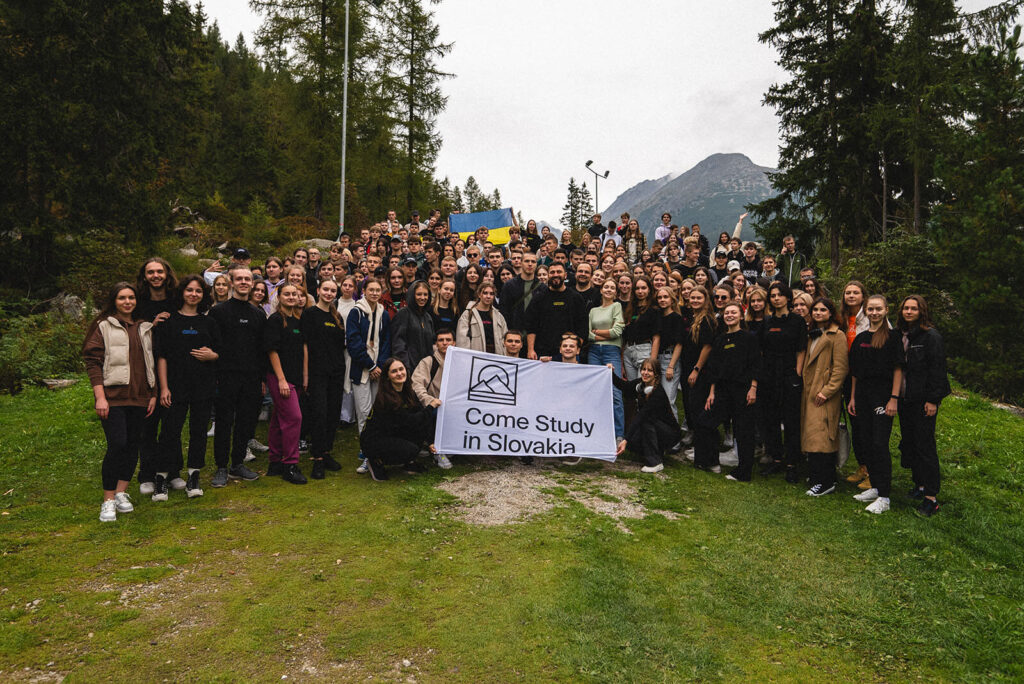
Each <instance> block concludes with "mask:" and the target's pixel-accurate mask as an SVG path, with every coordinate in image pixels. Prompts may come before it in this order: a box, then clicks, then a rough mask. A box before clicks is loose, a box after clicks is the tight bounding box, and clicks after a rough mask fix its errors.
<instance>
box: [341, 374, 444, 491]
mask: <svg viewBox="0 0 1024 684" xmlns="http://www.w3.org/2000/svg"><path fill="white" fill-rule="evenodd" d="M381 373H382V375H383V378H382V379H381V383H380V390H379V391H378V392H377V398H376V399H375V400H374V402H373V410H372V411H370V416H369V417H368V418H367V420H366V426H365V427H364V428H363V431H362V433H360V435H359V447H360V449H361V450H362V452H363V454H364V455H365V456H366V464H367V468H368V470H369V472H370V475H371V476H372V477H373V479H374V480H377V481H378V482H380V481H383V480H387V479H388V473H387V467H386V466H389V465H403V466H404V468H405V470H406V471H407V472H414V473H419V472H423V471H425V470H426V468H425V467H424V466H423V465H421V464H419V463H417V462H416V456H417V455H418V454H419V451H420V446H421V445H422V444H424V443H425V442H430V441H431V440H433V437H434V420H435V416H436V414H435V410H434V409H432V408H426V407H424V406H423V405H422V404H421V403H420V402H419V401H418V400H417V399H416V393H415V392H414V391H413V389H412V383H411V382H410V381H409V373H408V370H407V369H406V367H405V364H403V363H402V362H401V361H400V360H398V359H396V358H394V357H391V358H389V359H387V360H386V361H384V364H383V365H382V366H381ZM430 450H431V451H434V445H433V444H430Z"/></svg>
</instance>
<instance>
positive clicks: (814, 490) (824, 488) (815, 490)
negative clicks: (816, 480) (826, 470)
mask: <svg viewBox="0 0 1024 684" xmlns="http://www.w3.org/2000/svg"><path fill="white" fill-rule="evenodd" d="M834 491H836V486H835V484H830V485H827V484H816V485H814V486H813V487H811V488H810V489H808V490H807V496H825V495H826V494H831V493H832V492H834Z"/></svg>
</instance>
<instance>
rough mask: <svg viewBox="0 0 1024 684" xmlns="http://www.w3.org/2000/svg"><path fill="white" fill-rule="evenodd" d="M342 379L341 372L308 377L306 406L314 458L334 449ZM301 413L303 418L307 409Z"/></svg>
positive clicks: (339, 411)
mask: <svg viewBox="0 0 1024 684" xmlns="http://www.w3.org/2000/svg"><path fill="white" fill-rule="evenodd" d="M344 381H345V378H344V375H343V374H341V373H339V374H337V375H333V376H322V375H318V376H315V377H311V378H310V379H309V391H308V392H307V393H306V408H307V409H308V415H309V422H310V424H311V430H312V436H313V450H312V453H313V456H314V458H320V457H323V456H329V455H330V453H331V451H332V450H333V449H334V435H335V433H337V431H338V416H340V415H341V395H342V388H343V384H344ZM302 415H303V418H305V416H306V415H307V411H303V413H302ZM303 422H305V421H303Z"/></svg>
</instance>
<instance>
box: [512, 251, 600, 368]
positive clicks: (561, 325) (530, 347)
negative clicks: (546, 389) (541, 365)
mask: <svg viewBox="0 0 1024 684" xmlns="http://www.w3.org/2000/svg"><path fill="white" fill-rule="evenodd" d="M525 322H526V346H527V353H526V356H527V358H530V359H538V358H540V357H541V356H554V355H555V354H557V353H558V347H559V345H561V343H562V334H563V333H567V332H571V333H576V336H577V337H579V338H580V339H583V336H584V335H586V334H587V332H588V331H587V309H586V305H585V304H584V303H583V297H581V296H580V295H579V293H577V292H576V291H575V290H574V289H570V288H568V287H566V282H565V265H564V264H560V263H554V264H551V266H550V267H549V268H548V282H547V285H545V286H544V287H542V288H540V289H539V290H538V292H537V294H536V295H534V296H533V298H532V301H531V302H530V307H529V308H528V309H527V310H526V320H525Z"/></svg>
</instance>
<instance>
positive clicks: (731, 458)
mask: <svg viewBox="0 0 1024 684" xmlns="http://www.w3.org/2000/svg"><path fill="white" fill-rule="evenodd" d="M718 462H719V463H720V464H721V465H724V466H738V465H739V464H740V455H739V453H737V451H736V447H735V446H734V447H733V448H732V449H729V451H726V452H724V453H721V454H718Z"/></svg>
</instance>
